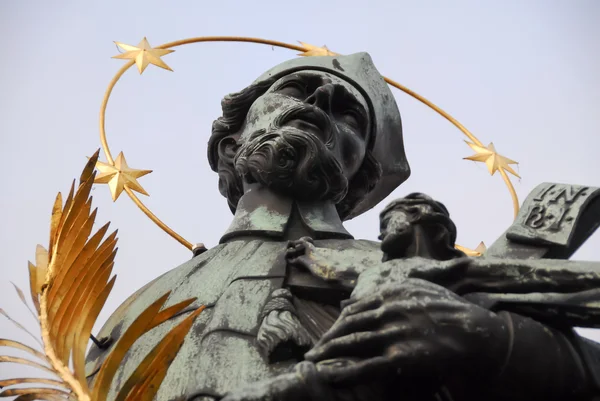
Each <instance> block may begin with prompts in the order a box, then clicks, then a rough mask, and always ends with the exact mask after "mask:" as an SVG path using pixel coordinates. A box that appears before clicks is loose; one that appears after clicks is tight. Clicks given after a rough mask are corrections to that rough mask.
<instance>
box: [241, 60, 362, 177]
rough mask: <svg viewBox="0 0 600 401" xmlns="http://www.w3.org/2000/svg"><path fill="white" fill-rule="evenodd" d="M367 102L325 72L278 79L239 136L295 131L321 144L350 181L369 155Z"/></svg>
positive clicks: (338, 79)
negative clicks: (312, 136) (314, 137)
mask: <svg viewBox="0 0 600 401" xmlns="http://www.w3.org/2000/svg"><path fill="white" fill-rule="evenodd" d="M368 110H369V108H368V106H367V102H366V101H365V99H364V97H363V96H362V95H361V93H360V92H359V91H358V90H356V88H354V86H352V85H351V84H349V83H348V82H346V81H344V80H342V79H341V78H338V77H336V76H335V75H332V74H329V73H326V72H321V71H300V72H297V73H294V74H290V75H287V76H285V77H283V78H280V79H279V80H278V81H276V82H275V83H274V84H273V85H272V86H271V88H270V89H269V90H268V91H267V92H266V93H264V94H263V95H262V96H261V97H259V98H258V99H257V100H256V101H255V102H254V103H253V104H252V106H251V108H250V110H249V111H248V115H247V117H246V124H245V126H244V128H243V130H242V133H241V138H240V139H241V141H244V140H245V139H247V138H248V137H249V136H251V135H252V134H253V133H256V132H258V131H264V132H269V131H273V129H276V128H280V127H293V128H295V129H298V130H300V131H302V132H306V133H310V134H312V135H315V136H316V137H317V138H318V139H319V140H321V141H322V142H323V143H324V144H325V145H326V146H327V148H328V149H329V150H330V152H332V153H333V155H334V157H335V158H336V160H338V162H339V163H340V165H341V166H342V169H343V171H344V175H345V176H346V177H347V178H348V179H350V178H352V176H354V174H356V172H357V171H358V169H359V168H360V166H361V164H362V160H363V158H364V156H365V151H366V144H367V140H368V138H367V136H368V133H369V131H370V121H369V113H368Z"/></svg>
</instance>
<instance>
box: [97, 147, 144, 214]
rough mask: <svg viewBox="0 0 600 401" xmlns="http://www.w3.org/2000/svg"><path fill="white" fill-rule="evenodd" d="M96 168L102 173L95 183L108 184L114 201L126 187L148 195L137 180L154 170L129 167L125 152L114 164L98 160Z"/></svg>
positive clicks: (120, 154)
mask: <svg viewBox="0 0 600 401" xmlns="http://www.w3.org/2000/svg"><path fill="white" fill-rule="evenodd" d="M96 168H97V169H98V171H99V172H100V174H98V176H97V177H96V179H95V180H94V183H95V184H108V188H109V189H110V194H111V195H112V199H113V202H114V201H116V200H117V199H118V198H119V195H121V193H122V192H123V190H124V189H125V188H129V189H132V190H134V191H136V192H139V193H141V194H144V195H148V193H147V192H146V191H145V190H144V188H142V186H141V185H140V184H139V183H138V182H137V179H138V178H140V177H143V176H145V175H146V174H150V173H151V172H152V170H135V169H132V168H129V166H128V165H127V161H126V160H125V156H123V152H121V153H119V155H118V156H117V159H116V160H115V164H114V166H113V165H111V164H108V163H103V162H97V163H96Z"/></svg>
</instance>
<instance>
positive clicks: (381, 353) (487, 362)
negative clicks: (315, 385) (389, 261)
mask: <svg viewBox="0 0 600 401" xmlns="http://www.w3.org/2000/svg"><path fill="white" fill-rule="evenodd" d="M509 337H510V336H509V330H508V327H507V324H506V323H505V321H504V319H503V318H502V317H501V316H499V315H496V314H494V313H492V312H490V311H488V310H486V309H483V308H480V307H478V306H476V305H474V304H471V303H469V302H467V301H466V300H464V299H463V298H461V297H459V296H458V295H456V294H454V293H453V292H451V291H450V290H447V289H446V288H443V287H441V286H438V285H436V284H433V283H430V282H427V281H424V280H420V279H406V280H404V281H402V282H396V283H393V284H389V285H384V286H382V287H380V288H379V290H378V291H376V292H374V293H373V292H372V293H370V294H365V293H363V294H362V296H361V297H354V296H353V298H351V299H350V300H349V301H347V302H346V304H345V307H344V309H343V310H342V313H341V315H340V317H339V319H338V320H337V322H336V323H335V324H334V325H333V327H332V328H331V329H330V330H329V331H328V332H327V333H325V334H324V335H323V337H322V338H321V340H320V341H319V342H318V343H317V344H316V345H315V347H314V348H313V349H312V350H311V351H309V352H308V353H307V354H306V356H305V357H306V359H307V360H309V361H313V362H319V361H326V360H330V359H336V358H352V359H355V358H360V359H361V360H360V361H358V362H356V363H353V364H349V365H348V366H347V367H345V368H337V369H335V370H332V371H331V375H333V376H334V377H333V378H330V380H334V381H352V380H362V379H365V378H369V377H373V378H374V377H381V376H382V375H398V374H399V375H400V376H401V377H407V378H409V377H413V376H418V377H419V378H423V377H429V378H440V377H447V375H448V374H453V375H457V376H459V377H461V378H464V379H465V380H469V379H473V378H476V377H477V376H479V377H481V378H486V377H487V378H490V377H494V376H495V375H496V374H498V373H499V370H500V369H501V367H502V365H503V364H504V361H505V358H506V356H507V352H508V344H509V340H510V338H509Z"/></svg>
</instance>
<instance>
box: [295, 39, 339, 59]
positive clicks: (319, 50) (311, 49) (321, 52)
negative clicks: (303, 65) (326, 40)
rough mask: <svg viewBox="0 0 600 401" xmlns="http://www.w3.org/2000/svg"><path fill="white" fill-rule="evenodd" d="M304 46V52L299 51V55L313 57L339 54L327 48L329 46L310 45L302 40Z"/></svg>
mask: <svg viewBox="0 0 600 401" xmlns="http://www.w3.org/2000/svg"><path fill="white" fill-rule="evenodd" d="M300 44H301V45H302V46H304V47H305V48H306V50H305V51H304V53H299V54H298V55H299V56H303V57H313V56H339V55H340V54H339V53H334V52H332V51H331V50H329V49H328V48H327V46H325V45H323V46H322V47H318V46H314V45H309V44H308V43H304V42H300Z"/></svg>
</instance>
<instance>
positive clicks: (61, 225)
mask: <svg viewBox="0 0 600 401" xmlns="http://www.w3.org/2000/svg"><path fill="white" fill-rule="evenodd" d="M98 153H99V152H96V153H95V154H94V156H93V157H91V158H90V159H89V161H88V163H87V164H86V166H85V168H84V170H83V172H82V174H81V177H80V182H79V185H78V186H77V189H75V182H73V185H72V186H71V190H70V191H69V194H68V196H67V199H66V200H65V202H64V205H63V200H62V195H61V194H60V193H59V194H58V195H57V197H56V200H55V202H54V206H53V208H52V218H51V223H50V241H49V247H48V250H46V249H45V248H44V247H42V246H40V245H38V247H37V249H36V265H34V264H32V263H29V266H28V268H29V287H30V293H31V299H32V302H33V305H34V308H35V310H36V312H37V317H38V318H39V324H40V327H41V334H42V342H43V349H44V353H41V352H39V351H37V350H35V349H33V348H31V347H29V346H27V345H25V344H23V343H20V342H17V341H13V340H8V339H0V347H2V346H4V347H11V348H14V349H18V350H20V351H24V352H27V353H29V354H30V355H32V356H34V357H35V358H36V359H37V361H33V360H29V359H25V358H20V357H12V356H0V363H2V362H11V363H19V364H24V365H28V366H33V367H36V368H39V369H41V370H43V371H45V372H46V373H50V374H52V375H54V376H56V379H41V378H40V379H36V378H15V379H7V380H1V381H0V389H2V388H3V387H8V386H15V385H22V384H34V385H36V386H37V385H40V386H41V387H31V388H13V389H4V390H3V391H1V392H0V397H4V396H18V397H17V398H16V400H21V401H25V400H34V399H36V400H37V399H39V400H49V401H55V400H66V399H77V400H80V401H105V400H106V397H107V394H108V391H109V389H110V386H111V383H112V379H113V377H114V375H115V373H116V372H117V370H118V368H119V366H120V365H121V362H122V360H123V358H124V356H125V354H126V353H127V351H128V350H129V349H130V348H131V346H132V345H133V343H134V342H135V341H136V340H137V339H138V338H140V337H141V336H142V335H143V334H144V333H146V332H148V331H149V330H150V329H152V328H154V327H156V326H157V325H159V324H161V323H163V322H164V321H166V320H168V319H170V318H172V317H173V316H174V315H176V314H177V313H179V312H180V311H181V310H183V309H184V308H185V307H187V306H189V305H190V304H191V303H192V302H194V301H195V299H189V300H186V301H183V302H180V303H178V304H175V305H173V306H170V307H168V308H166V309H164V310H162V311H161V308H162V307H163V305H164V303H165V302H166V300H167V298H168V296H169V293H167V294H164V295H163V296H161V297H160V298H159V299H158V300H156V301H155V302H154V303H153V304H152V305H150V306H149V307H148V308H147V309H146V310H144V311H143V312H142V313H141V314H140V315H139V316H138V318H137V319H136V320H135V321H134V322H133V323H132V324H131V326H130V327H129V328H128V329H127V330H126V331H125V333H124V334H123V336H122V337H121V338H120V340H119V341H118V342H117V344H116V345H115V346H114V347H113V350H112V351H111V352H110V353H109V355H108V356H107V357H106V359H105V360H104V362H103V364H102V365H101V367H100V369H99V371H98V373H97V376H96V380H95V385H94V388H93V390H90V388H89V387H88V384H87V381H86V377H85V352H86V349H87V345H88V341H89V338H90V335H91V331H92V328H93V326H94V323H95V322H96V319H97V318H98V315H99V313H100V311H101V310H102V307H103V306H104V304H105V302H106V299H107V298H108V295H109V293H110V291H111V290H112V288H113V285H114V283H115V279H116V276H112V278H111V273H112V269H113V266H114V259H115V256H116V253H117V248H116V244H117V232H116V231H115V232H113V233H111V234H110V235H108V236H107V237H106V238H104V237H105V235H106V233H107V231H108V226H109V224H105V225H104V226H102V227H101V228H100V229H99V230H98V231H97V232H96V233H95V234H93V235H91V234H92V227H93V225H94V222H95V219H96V209H94V210H93V211H92V198H91V197H90V191H91V189H92V184H93V183H94V177H95V171H94V166H95V165H96V162H97V160H98ZM103 238H104V239H103ZM15 289H16V291H17V295H18V296H19V298H20V299H21V301H23V303H25V305H27V302H26V300H25V295H24V293H23V291H21V289H20V288H18V287H17V286H16V285H15ZM27 307H28V308H29V306H28V305H27ZM29 309H30V308H29ZM202 310H203V308H198V309H196V311H195V312H193V313H192V314H190V315H189V316H188V317H187V318H185V319H184V320H183V321H182V322H181V323H180V324H179V325H177V326H176V327H175V328H173V329H172V330H171V332H169V334H168V335H167V336H165V338H164V339H163V340H162V341H161V342H160V343H159V344H158V345H156V347H155V348H154V349H153V350H152V351H151V352H150V353H149V354H148V356H147V357H146V358H145V359H144V361H143V362H142V364H141V365H140V366H139V367H138V368H137V369H136V370H135V372H134V373H133V374H132V375H131V377H130V378H129V379H128V380H127V381H126V382H125V385H124V386H123V387H122V388H121V389H119V390H120V391H119V393H118V399H120V400H128V401H129V400H144V399H148V400H150V399H152V397H153V396H154V394H155V393H156V391H157V390H158V387H159V386H160V383H161V382H162V380H163V379H164V377H165V375H166V372H167V369H168V367H169V365H170V363H171V361H172V360H173V359H174V358H175V356H176V354H177V352H178V350H179V348H180V347H181V345H182V344H183V341H184V339H185V336H186V334H187V333H188V331H189V330H190V328H191V326H192V323H193V321H194V319H195V318H196V317H197V316H198V315H199V314H200V312H201V311H202ZM30 311H31V309H30ZM0 313H2V314H3V315H5V316H6V317H7V318H9V319H10V320H11V321H12V322H13V323H15V324H16V325H17V326H18V327H19V328H21V329H23V330H25V331H27V330H26V329H25V327H23V326H22V325H20V324H19V323H18V322H16V321H15V320H13V319H11V318H10V317H9V316H8V315H7V314H6V313H5V312H4V311H3V310H1V309H0ZM32 313H33V311H32ZM34 317H35V314H34ZM27 332H28V331H27ZM28 333H29V332H28ZM29 334H31V333H29ZM31 335H32V334H31ZM32 336H33V335H32ZM33 337H34V338H35V336H33ZM44 385H49V386H52V387H45V386H44Z"/></svg>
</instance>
